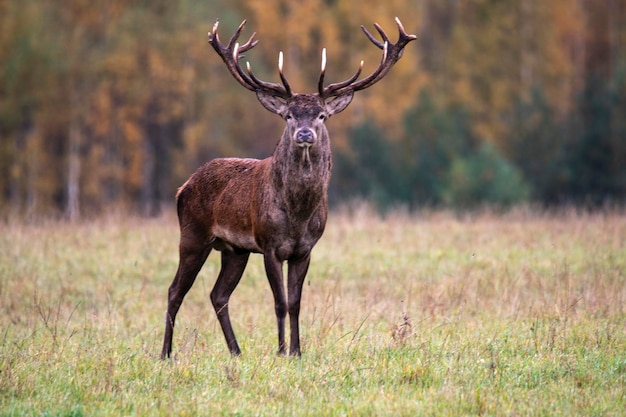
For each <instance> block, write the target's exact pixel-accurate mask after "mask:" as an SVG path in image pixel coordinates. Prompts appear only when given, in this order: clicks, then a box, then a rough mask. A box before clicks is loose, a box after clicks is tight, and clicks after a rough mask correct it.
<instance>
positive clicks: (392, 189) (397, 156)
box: [332, 122, 408, 209]
mask: <svg viewBox="0 0 626 417" xmlns="http://www.w3.org/2000/svg"><path fill="white" fill-rule="evenodd" d="M401 157H402V154H401V153H399V152H398V149H397V147H395V146H394V145H393V144H392V143H389V141H388V140H387V139H386V137H385V135H384V133H383V132H382V130H381V129H380V128H379V127H378V126H376V125H375V124H374V123H373V122H366V123H364V124H362V125H360V126H358V127H356V128H355V129H353V130H352V131H351V132H350V134H349V140H348V151H347V152H337V153H336V155H335V157H334V159H335V164H334V173H333V176H334V177H335V178H337V185H335V186H334V187H333V190H332V193H333V194H332V195H333V197H334V200H337V201H341V200H349V199H350V198H355V197H359V198H364V199H367V200H370V201H372V202H373V203H374V204H376V206H377V207H379V208H380V209H388V208H391V206H392V205H393V204H394V203H397V202H403V201H406V200H407V195H408V187H407V184H406V177H405V173H404V172H403V170H402V165H401V161H402V159H401Z"/></svg>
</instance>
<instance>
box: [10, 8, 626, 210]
mask: <svg viewBox="0 0 626 417" xmlns="http://www.w3.org/2000/svg"><path fill="white" fill-rule="evenodd" d="M395 16H398V17H400V19H401V20H402V22H403V23H404V26H405V28H406V29H407V31H408V32H409V33H415V34H416V35H417V36H418V40H417V41H416V42H413V43H411V44H410V45H409V46H408V47H407V50H406V51H405V54H404V57H403V59H402V60H401V61H400V62H399V63H398V65H396V66H395V67H394V69H393V70H392V72H391V73H390V75H389V76H388V77H387V78H386V79H385V80H383V81H382V82H381V83H379V84H377V85H376V86H374V87H372V88H371V89H369V90H367V91H364V92H360V93H357V96H356V98H355V100H354V101H353V103H352V104H351V106H350V107H349V108H348V110H346V111H345V112H344V113H342V114H341V115H339V116H337V117H335V118H333V119H331V120H330V121H329V122H328V124H329V130H330V132H331V138H332V139H333V152H334V154H333V156H334V171H333V179H332V184H331V191H330V197H331V202H332V203H333V204H339V203H341V202H344V201H347V200H349V199H353V198H366V199H369V200H372V201H374V202H375V203H376V204H377V205H378V206H379V207H380V208H383V209H384V208H385V207H391V206H397V205H403V206H406V207H409V208H410V209H415V208H419V207H423V206H428V207H455V208H456V207H461V208H466V207H475V206H480V205H483V204H490V205H499V206H508V205H513V204H517V203H519V202H531V203H536V204H540V205H546V206H551V205H562V204H568V205H569V204H583V205H585V206H598V205H604V204H607V202H608V203H610V204H619V205H622V204H623V203H624V201H625V200H626V0H462V1H461V0H387V1H385V2H381V1H379V0H358V1H357V0H307V1H303V0H229V1H227V0H154V1H149V0H143V1H141V0H136V1H133V0H0V64H1V67H0V218H1V217H4V218H6V217H11V216H15V215H18V216H42V215H43V216H67V217H68V218H70V219H76V218H79V217H81V216H82V217H85V216H94V215H98V214H99V213H102V212H106V211H107V210H124V211H132V212H136V213H141V214H142V215H148V216H150V215H156V214H158V213H159V212H160V210H162V209H164V208H166V207H168V206H173V203H174V194H175V192H176V189H177V187H178V186H179V185H180V184H182V183H183V182H184V181H185V180H186V178H187V177H188V176H189V175H190V174H191V173H192V172H193V171H194V170H195V169H196V168H198V167H199V166H200V165H201V164H203V163H204V162H205V161H207V160H209V159H211V158H215V157H220V156H240V157H256V158H264V157H266V156H268V155H270V154H271V153H272V151H273V148H274V146H275V144H276V142H277V139H278V138H279V136H280V134H281V132H282V129H283V126H284V124H283V122H282V121H281V120H280V119H279V118H278V117H276V116H274V115H271V114H270V113H268V112H267V111H266V110H265V109H263V107H262V106H261V105H260V104H259V103H258V102H257V100H256V98H255V96H254V94H252V93H250V92H249V91H246V90H244V89H243V88H242V87H241V86H240V85H239V84H237V82H235V81H234V80H233V79H232V77H231V75H230V74H229V73H228V71H227V70H226V68H225V66H224V65H223V63H222V61H221V60H220V58H219V57H218V56H217V55H216V54H215V53H214V51H212V50H211V49H210V47H209V45H208V44H207V32H208V31H209V30H210V29H211V27H212V26H213V23H214V21H215V19H216V18H220V33H221V35H222V38H226V39H227V38H228V37H230V35H231V34H232V33H233V32H234V30H235V29H236V27H237V26H238V24H239V23H240V22H241V21H242V20H243V19H244V18H245V19H248V26H247V28H246V30H245V31H244V33H243V35H242V38H243V37H245V38H246V39H247V37H248V36H249V35H250V34H251V33H252V32H253V31H256V32H257V36H258V39H259V40H260V43H259V45H258V46H257V47H256V48H255V49H254V50H253V51H251V52H250V53H249V54H248V56H246V59H247V60H249V61H250V62H251V63H252V64H253V66H254V68H255V73H256V74H257V75H259V76H260V77H261V78H263V79H266V80H268V81H277V80H278V74H277V71H276V62H277V57H278V52H279V51H280V50H283V51H284V52H285V73H286V75H287V77H288V78H289V80H290V82H291V84H292V86H293V87H294V89H295V90H296V91H298V92H313V91H315V89H316V82H317V77H318V74H319V65H320V53H321V49H322V48H323V47H326V48H327V50H328V71H327V77H326V79H327V80H328V82H335V81H340V80H343V79H345V78H347V77H349V76H350V75H351V74H352V73H353V72H354V70H355V69H356V67H357V66H358V63H359V61H360V60H361V59H364V60H365V69H364V73H368V71H371V70H372V69H373V68H374V67H375V66H376V64H377V63H378V61H379V59H380V55H379V53H380V51H379V50H378V49H377V48H375V47H374V46H373V45H372V44H370V43H369V41H368V40H367V39H366V38H365V36H364V35H363V34H362V32H361V30H360V28H359V26H360V25H362V24H363V25H365V26H366V27H368V28H370V30H371V28H372V23H373V22H378V23H379V24H381V25H382V26H383V28H384V29H385V30H386V31H387V33H388V34H389V35H390V37H391V38H392V40H393V41H395V40H396V39H397V29H396V27H395V23H394V20H393V19H394V17H395Z"/></svg>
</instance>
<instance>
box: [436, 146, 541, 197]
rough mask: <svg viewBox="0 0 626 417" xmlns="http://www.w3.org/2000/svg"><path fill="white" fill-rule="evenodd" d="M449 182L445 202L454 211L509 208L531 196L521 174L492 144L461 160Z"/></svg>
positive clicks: (450, 171) (457, 158) (448, 178)
mask: <svg viewBox="0 0 626 417" xmlns="http://www.w3.org/2000/svg"><path fill="white" fill-rule="evenodd" d="M446 180H447V187H446V188H445V189H444V192H443V195H442V198H443V201H444V202H445V203H446V204H447V205H448V206H451V207H458V208H473V207H476V206H479V205H493V206H501V207H507V206H511V205H513V204H515V203H519V202H523V201H525V200H526V198H527V197H528V193H529V190H528V187H527V185H526V184H525V183H524V181H523V179H522V176H521V174H520V173H519V172H518V170H517V169H516V168H515V167H514V166H513V165H511V163H509V162H508V161H507V160H506V159H504V158H503V157H502V155H500V154H499V153H498V152H497V151H496V149H495V148H494V147H493V145H490V144H483V145H481V146H480V147H479V148H478V150H477V151H475V152H474V153H472V154H470V155H468V156H465V157H462V156H457V157H456V158H455V159H454V160H453V161H452V164H451V165H450V169H449V172H448V175H447V178H446Z"/></svg>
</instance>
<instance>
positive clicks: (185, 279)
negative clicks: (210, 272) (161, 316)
mask: <svg viewBox="0 0 626 417" xmlns="http://www.w3.org/2000/svg"><path fill="white" fill-rule="evenodd" d="M210 252H211V249H210V248H208V249H195V250H191V249H186V248H184V247H182V246H181V249H180V260H179V262H178V270H177V271H176V276H175V277H174V281H172V284H171V285H170V288H169V290H168V302H167V312H166V313H165V335H164V337H163V350H162V351H161V359H165V358H169V357H170V355H171V354H172V337H173V336H174V322H175V321H176V314H178V310H179V309H180V305H181V304H182V303H183V299H184V298H185V295H187V292H189V289H190V288H191V286H192V285H193V283H194V281H195V280H196V277H197V276H198V272H200V269H201V268H202V265H203V264H204V262H205V261H206V258H207V257H208V256H209V253H210Z"/></svg>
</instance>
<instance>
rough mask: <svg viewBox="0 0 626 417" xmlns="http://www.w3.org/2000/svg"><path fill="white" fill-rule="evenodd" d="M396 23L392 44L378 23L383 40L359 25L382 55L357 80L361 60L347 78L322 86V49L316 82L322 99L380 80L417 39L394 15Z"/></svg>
mask: <svg viewBox="0 0 626 417" xmlns="http://www.w3.org/2000/svg"><path fill="white" fill-rule="evenodd" d="M396 24H397V25H398V32H399V37H398V41H397V42H396V43H395V44H394V43H391V42H390V40H389V37H388V36H387V34H386V33H385V31H384V30H383V29H382V27H381V26H380V25H379V24H378V23H374V27H375V28H376V30H377V31H378V33H379V34H380V36H381V37H382V39H383V41H382V42H381V41H379V40H377V39H376V38H375V37H374V36H373V35H372V34H371V33H369V32H368V31H367V29H365V27H364V26H361V29H362V30H363V32H364V33H365V36H367V38H368V39H369V40H370V41H371V42H372V43H373V44H374V45H376V46H377V47H378V48H380V49H382V50H383V55H382V58H381V60H380V64H378V68H376V70H374V72H372V73H371V74H370V75H369V76H367V77H365V78H363V79H361V80H359V81H357V78H359V75H361V71H362V70H363V61H361V64H360V65H359V68H358V69H357V70H356V72H355V73H354V75H353V76H352V77H350V78H348V79H347V80H345V81H342V82H339V83H334V84H330V85H328V86H326V87H324V75H325V72H326V49H324V50H322V70H321V72H320V78H319V82H318V94H319V96H320V97H321V98H322V99H327V98H330V97H337V96H340V95H344V94H348V93H354V92H355V91H359V90H364V89H366V88H368V87H370V86H372V85H374V84H375V83H377V82H378V81H380V80H381V79H382V78H383V77H384V76H385V75H387V73H388V72H389V70H391V67H393V65H394V64H395V63H396V62H397V61H398V60H399V59H400V57H401V56H402V53H403V51H404V47H405V46H406V45H407V44H408V43H409V42H411V41H412V40H415V39H417V36H415V35H409V34H407V33H406V31H405V30H404V27H403V26H402V23H401V22H400V19H398V18H397V17H396Z"/></svg>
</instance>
